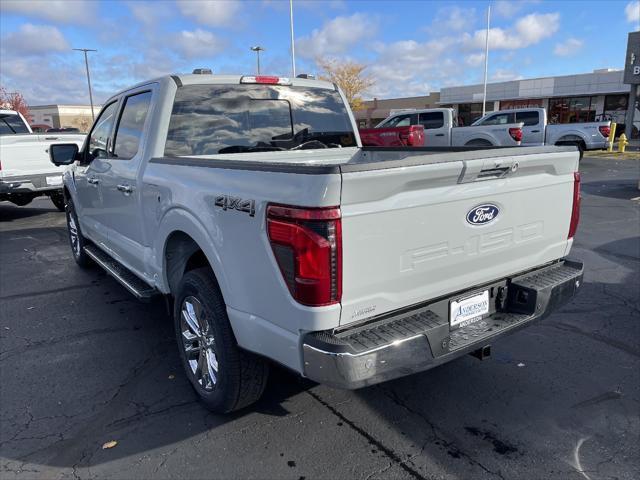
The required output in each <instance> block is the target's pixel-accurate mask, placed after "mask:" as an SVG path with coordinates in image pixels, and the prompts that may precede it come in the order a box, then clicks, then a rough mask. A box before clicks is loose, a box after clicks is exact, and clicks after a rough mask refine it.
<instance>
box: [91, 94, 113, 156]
mask: <svg viewBox="0 0 640 480" xmlns="http://www.w3.org/2000/svg"><path fill="white" fill-rule="evenodd" d="M117 110H118V102H113V103H111V104H109V105H107V106H106V107H105V108H104V110H102V113H101V114H100V116H99V117H98V120H96V123H95V125H94V127H93V129H92V130H91V133H90V134H89V150H88V158H87V160H88V161H89V162H90V161H91V160H93V159H94V158H106V157H107V142H108V140H109V135H110V134H111V129H112V127H113V121H114V119H115V115H116V111H117Z"/></svg>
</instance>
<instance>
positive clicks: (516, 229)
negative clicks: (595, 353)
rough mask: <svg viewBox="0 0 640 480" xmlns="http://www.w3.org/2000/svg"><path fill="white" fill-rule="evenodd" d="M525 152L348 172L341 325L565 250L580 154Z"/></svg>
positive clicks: (520, 268)
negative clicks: (575, 173) (575, 174)
mask: <svg viewBox="0 0 640 480" xmlns="http://www.w3.org/2000/svg"><path fill="white" fill-rule="evenodd" d="M524 150H525V149H523V154H516V155H513V154H511V155H509V156H504V157H495V153H494V155H493V156H492V157H488V156H486V157H485V158H482V156H483V152H477V158H475V159H467V160H453V161H449V162H443V163H430V164H426V165H415V166H403V165H402V163H401V162H400V163H398V168H385V169H376V166H375V165H373V164H372V169H371V170H366V169H362V168H360V169H359V170H358V171H349V170H345V171H344V172H343V174H342V201H341V208H342V238H343V295H342V316H341V325H346V324H348V323H351V322H354V321H360V320H363V319H366V318H369V317H372V316H376V315H379V314H382V313H386V312H389V311H392V310H397V309H400V308H403V307H407V306H409V305H414V304H417V303H420V302H423V301H428V300H432V299H435V298H438V297H442V296H445V295H449V294H453V293H454V292H459V291H462V290H465V289H469V288H471V287H474V286H477V285H480V284H483V283H485V282H490V281H493V280H496V279H500V278H503V277H505V276H507V275H513V274H515V273H518V272H522V271H525V270H527V269H530V268H532V267H536V266H539V265H543V264H545V263H547V262H550V261H553V260H556V259H558V258H561V257H563V256H565V255H566V254H567V253H568V250H569V248H570V245H571V241H570V240H567V234H568V231H569V224H570V219H571V211H572V205H573V189H574V171H576V170H577V165H578V154H577V152H575V151H566V150H564V151H563V150H558V151H554V152H552V153H531V154H525V153H524ZM493 152H495V151H493ZM511 152H513V150H511V151H510V153H511ZM467 158H469V157H467ZM415 163H416V162H415V160H414V161H413V162H412V164H415ZM386 165H387V166H388V163H387V164H386ZM478 208H480V210H478Z"/></svg>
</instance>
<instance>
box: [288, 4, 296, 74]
mask: <svg viewBox="0 0 640 480" xmlns="http://www.w3.org/2000/svg"><path fill="white" fill-rule="evenodd" d="M289 25H290V26H291V71H292V72H293V78H295V77H296V46H295V40H294V39H293V0H289Z"/></svg>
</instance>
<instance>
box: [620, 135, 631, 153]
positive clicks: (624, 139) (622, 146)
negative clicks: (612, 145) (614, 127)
mask: <svg viewBox="0 0 640 480" xmlns="http://www.w3.org/2000/svg"><path fill="white" fill-rule="evenodd" d="M627 145H629V140H627V136H626V135H625V134H624V133H623V134H622V135H620V137H619V138H618V153H624V149H625V148H626V147H627Z"/></svg>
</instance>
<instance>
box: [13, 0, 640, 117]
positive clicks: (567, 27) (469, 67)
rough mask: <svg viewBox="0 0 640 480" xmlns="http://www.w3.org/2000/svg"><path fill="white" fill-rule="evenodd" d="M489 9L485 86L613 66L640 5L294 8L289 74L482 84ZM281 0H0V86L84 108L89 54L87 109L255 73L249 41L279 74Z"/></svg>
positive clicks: (387, 82) (388, 89) (382, 3)
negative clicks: (138, 85) (346, 66)
mask: <svg viewBox="0 0 640 480" xmlns="http://www.w3.org/2000/svg"><path fill="white" fill-rule="evenodd" d="M489 3H491V5H492V7H491V8H492V18H491V23H492V25H491V26H492V30H491V35H490V42H491V51H490V54H489V78H490V80H493V81H500V80H509V79H517V78H530V77H538V76H547V75H562V74H571V73H584V72H590V71H592V70H594V69H596V68H606V67H611V68H622V65H623V62H624V54H625V53H624V51H625V46H626V36H627V33H628V32H630V31H633V30H638V29H640V2H638V0H631V1H630V0H620V1H602V0H598V1H578V0H574V1H540V0H533V1H528V0H520V1H511V2H507V1H491V2H487V1H448V2H439V1H425V0H423V1H391V0H374V1H364V0H360V1H340V0H333V1H321V0H294V16H295V19H294V22H295V36H296V56H297V70H298V72H309V73H315V72H316V71H317V67H316V64H315V59H317V58H319V57H328V58H335V59H338V60H340V59H352V60H356V61H358V62H362V63H364V64H366V65H368V72H369V74H370V75H371V76H372V77H373V78H374V80H375V82H376V83H375V85H374V86H373V87H372V88H371V89H370V90H369V91H368V92H367V95H366V97H368V98H371V97H373V96H377V97H379V98H388V97H392V96H413V95H426V94H428V93H429V92H430V91H436V90H439V89H440V88H441V87H443V86H452V85H465V84H473V83H479V82H480V81H481V80H482V75H483V58H484V57H483V51H484V38H485V37H484V32H483V29H484V28H485V22H486V8H487V5H488V4H489ZM288 6H289V2H288V0H246V1H204V0H175V1H173V0H171V1H170V0H163V1H155V2H151V1H122V2H114V1H97V0H88V1H84V0H72V1H58V0H50V1H48V2H43V1H29V0H18V1H14V0H1V1H0V9H1V11H0V83H1V84H2V86H4V87H6V88H7V89H8V90H9V91H20V92H22V93H23V94H24V96H25V97H26V99H27V101H28V102H29V103H30V104H32V105H37V104H48V103H88V98H87V97H88V95H87V89H86V83H85V82H86V80H85V73H84V62H83V58H82V55H81V53H79V52H73V51H72V50H71V48H74V47H76V48H79V47H83V48H95V49H97V50H98V52H97V53H93V54H91V57H90V63H91V72H92V80H93V83H94V94H95V97H96V99H97V101H99V102H100V101H103V100H105V99H106V98H107V97H108V96H109V95H111V94H112V93H114V92H115V91H117V90H118V89H121V88H124V87H126V86H128V85H130V84H132V83H135V82H138V81H142V80H145V79H148V78H152V77H155V76H158V75H162V74H165V73H172V72H190V71H191V70H192V69H193V68H195V67H210V68H212V69H213V70H214V72H216V73H244V74H251V73H254V71H255V54H254V53H253V52H251V51H250V50H249V47H250V46H251V45H256V44H259V45H261V46H263V47H264V48H266V51H265V52H264V53H263V56H262V66H263V69H262V70H263V73H268V74H275V75H283V76H288V75H290V68H291V66H290V65H291V64H290V54H289V48H290V41H289V8H288Z"/></svg>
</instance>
